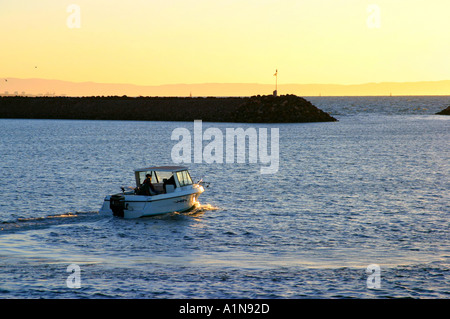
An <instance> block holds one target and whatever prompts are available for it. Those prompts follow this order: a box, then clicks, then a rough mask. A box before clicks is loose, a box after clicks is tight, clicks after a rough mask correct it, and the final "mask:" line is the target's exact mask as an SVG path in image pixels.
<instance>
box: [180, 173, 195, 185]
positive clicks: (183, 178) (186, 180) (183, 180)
mask: <svg viewBox="0 0 450 319" xmlns="http://www.w3.org/2000/svg"><path fill="white" fill-rule="evenodd" d="M177 178H178V181H179V183H180V186H186V185H191V184H192V179H191V176H190V175H189V172H188V171H181V172H177Z"/></svg>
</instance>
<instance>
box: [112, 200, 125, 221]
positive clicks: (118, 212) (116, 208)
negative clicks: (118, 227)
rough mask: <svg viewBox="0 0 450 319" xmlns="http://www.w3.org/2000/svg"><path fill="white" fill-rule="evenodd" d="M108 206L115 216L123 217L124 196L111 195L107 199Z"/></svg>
mask: <svg viewBox="0 0 450 319" xmlns="http://www.w3.org/2000/svg"><path fill="white" fill-rule="evenodd" d="M109 208H111V210H112V211H113V215H114V216H117V217H123V216H124V212H123V210H124V209H125V196H123V195H112V196H111V198H110V199H109Z"/></svg>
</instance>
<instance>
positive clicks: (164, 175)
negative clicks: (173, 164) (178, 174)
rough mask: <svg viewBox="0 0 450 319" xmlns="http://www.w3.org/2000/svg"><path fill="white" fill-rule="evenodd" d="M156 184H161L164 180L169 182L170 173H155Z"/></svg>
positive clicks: (171, 174)
mask: <svg viewBox="0 0 450 319" xmlns="http://www.w3.org/2000/svg"><path fill="white" fill-rule="evenodd" d="M156 175H157V178H158V182H159V183H163V182H164V180H166V181H170V178H171V177H172V176H173V173H172V172H157V173H156Z"/></svg>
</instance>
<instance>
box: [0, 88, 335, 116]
mask: <svg viewBox="0 0 450 319" xmlns="http://www.w3.org/2000/svg"><path fill="white" fill-rule="evenodd" d="M0 118H25V119H80V120H130V121H194V120H203V121H206V122H241V123H302V122H333V121H336V119H335V118H333V117H332V116H330V115H329V114H328V113H326V112H323V111H322V110H320V109H318V108H317V107H315V106H314V105H312V104H311V103H310V102H309V101H307V100H305V99H304V98H301V97H298V96H295V95H282V96H278V97H274V96H272V95H265V96H260V95H258V96H252V97H223V98H219V97H127V96H106V97H105V96H102V97H99V96H97V97H96V96H92V97H21V96H14V97H11V96H8V97H0Z"/></svg>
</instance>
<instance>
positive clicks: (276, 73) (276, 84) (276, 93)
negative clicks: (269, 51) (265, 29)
mask: <svg viewBox="0 0 450 319" xmlns="http://www.w3.org/2000/svg"><path fill="white" fill-rule="evenodd" d="M274 76H275V91H274V92H273V93H274V95H275V96H277V95H278V69H276V70H275V74H274Z"/></svg>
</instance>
